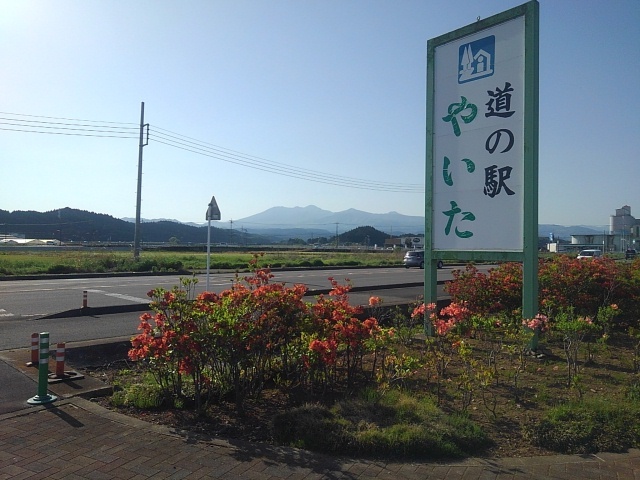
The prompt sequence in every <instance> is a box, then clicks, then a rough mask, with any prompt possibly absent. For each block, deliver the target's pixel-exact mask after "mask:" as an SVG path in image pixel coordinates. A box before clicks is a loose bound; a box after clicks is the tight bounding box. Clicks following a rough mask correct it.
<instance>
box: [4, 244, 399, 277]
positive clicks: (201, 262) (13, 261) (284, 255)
mask: <svg viewBox="0 0 640 480" xmlns="http://www.w3.org/2000/svg"><path fill="white" fill-rule="evenodd" d="M254 253H261V252H260V251H256V252H252V251H246V252H236V251H234V252H225V253H219V252H212V253H211V258H210V262H211V265H210V268H211V270H212V271H216V270H243V269H246V268H247V266H248V264H249V261H250V260H251V259H252V257H253V254H254ZM403 255H404V252H402V251H400V250H398V251H377V252H360V251H350V252H333V251H322V250H312V251H301V250H299V251H292V250H271V251H268V252H264V254H263V255H262V256H261V257H260V259H259V266H264V267H266V266H270V267H271V268H283V267H322V266H329V267H331V266H388V265H401V264H402V257H403ZM206 265H207V255H206V253H205V252H202V253H200V252H175V251H171V252H163V251H143V252H142V253H141V254H140V259H139V260H138V261H134V260H133V255H132V253H131V252H116V251H109V250H101V251H95V250H94V251H77V250H74V251H52V250H37V249H34V250H33V251H24V250H21V251H13V250H10V249H8V248H7V249H0V276H14V275H38V274H63V273H108V272H197V271H204V270H205V269H206Z"/></svg>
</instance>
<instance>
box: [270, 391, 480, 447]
mask: <svg viewBox="0 0 640 480" xmlns="http://www.w3.org/2000/svg"><path fill="white" fill-rule="evenodd" d="M318 432H322V434H321V435H318ZM273 433H274V438H275V439H276V441H277V442H278V443H280V444H284V445H289V446H295V447H299V448H306V449H309V450H315V451H320V452H324V453H335V452H340V453H342V454H349V455H366V456H373V457H387V458H391V457H394V458H396V457H406V458H447V457H459V456H463V455H465V454H468V453H474V452H477V451H479V450H481V449H482V448H483V446H484V445H486V442H487V439H486V435H485V434H484V432H483V431H482V429H480V428H479V427H478V426H477V425H475V424H474V423H473V422H471V421H470V420H469V419H468V418H466V417H463V416H451V417H449V416H447V415H445V414H444V413H443V412H442V411H441V410H440V409H439V408H438V407H436V405H435V404H434V403H433V401H432V400H431V399H430V398H428V397H418V396H412V395H410V394H408V393H404V392H401V391H398V390H389V391H386V392H381V391H375V390H374V389H365V390H364V391H363V393H362V395H360V396H359V397H358V398H354V399H350V400H344V401H341V402H338V403H337V404H335V405H334V406H333V407H332V408H330V409H329V408H327V407H323V406H321V405H317V404H313V405H305V406H303V407H300V408H294V409H292V410H289V411H287V412H283V413H281V414H279V415H277V416H276V417H275V418H274V421H273Z"/></svg>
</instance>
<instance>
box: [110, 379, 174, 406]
mask: <svg viewBox="0 0 640 480" xmlns="http://www.w3.org/2000/svg"><path fill="white" fill-rule="evenodd" d="M163 403H165V394H164V392H163V391H162V389H161V388H160V386H158V385H151V384H148V383H134V384H132V385H129V386H127V387H125V388H124V389H123V390H119V391H117V392H114V394H113V395H112V396H111V404H112V405H113V406H116V407H134V408H141V409H154V408H159V407H161V406H162V405H163Z"/></svg>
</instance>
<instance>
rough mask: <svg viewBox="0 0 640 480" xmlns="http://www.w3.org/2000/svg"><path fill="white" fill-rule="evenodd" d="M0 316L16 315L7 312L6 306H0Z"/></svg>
mask: <svg viewBox="0 0 640 480" xmlns="http://www.w3.org/2000/svg"><path fill="white" fill-rule="evenodd" d="M0 317H15V315H14V314H13V313H9V312H7V311H6V310H5V309H4V308H0Z"/></svg>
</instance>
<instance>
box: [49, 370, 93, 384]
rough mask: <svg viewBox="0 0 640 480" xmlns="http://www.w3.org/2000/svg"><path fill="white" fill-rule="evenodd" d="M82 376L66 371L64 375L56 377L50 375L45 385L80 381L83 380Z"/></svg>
mask: <svg viewBox="0 0 640 480" xmlns="http://www.w3.org/2000/svg"><path fill="white" fill-rule="evenodd" d="M83 378H84V375H82V374H81V373H78V372H74V371H72V370H66V371H65V372H64V374H62V375H60V376H58V375H56V374H55V373H50V374H49V378H48V379H47V383H58V382H64V381H65V380H80V379H83Z"/></svg>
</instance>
